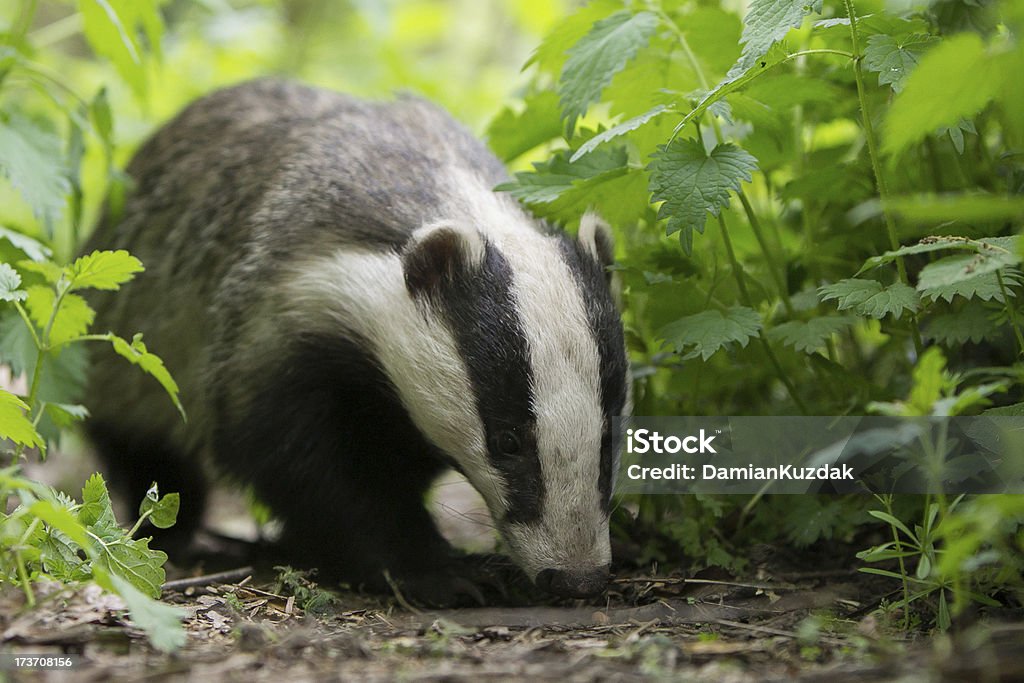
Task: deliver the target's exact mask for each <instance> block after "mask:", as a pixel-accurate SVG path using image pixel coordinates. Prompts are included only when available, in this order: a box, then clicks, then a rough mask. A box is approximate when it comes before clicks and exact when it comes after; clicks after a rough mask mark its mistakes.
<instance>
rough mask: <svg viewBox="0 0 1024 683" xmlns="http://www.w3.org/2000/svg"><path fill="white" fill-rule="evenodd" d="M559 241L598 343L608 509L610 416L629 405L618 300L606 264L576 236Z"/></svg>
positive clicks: (601, 482) (602, 486) (602, 478)
mask: <svg viewBox="0 0 1024 683" xmlns="http://www.w3.org/2000/svg"><path fill="white" fill-rule="evenodd" d="M560 243H561V253H562V258H563V260H564V261H565V263H566V265H567V266H568V267H569V270H570V271H571V272H572V274H573V277H574V278H575V279H576V283H577V285H578V286H579V287H580V290H581V294H582V297H583V301H584V304H585V305H586V308H587V323H588V324H589V327H590V334H591V336H592V337H593V339H594V343H595V344H597V351H598V356H599V359H600V363H601V368H600V373H601V410H602V412H603V413H604V433H602V435H601V469H600V474H599V477H598V489H599V490H600V492H601V504H602V505H603V507H604V509H605V511H606V512H607V511H608V510H609V509H610V505H611V494H612V490H611V488H612V471H613V469H614V467H615V462H614V452H615V446H616V445H615V444H614V443H612V435H611V429H612V424H611V418H612V416H614V415H620V414H621V413H622V409H623V407H625V405H626V389H627V387H626V381H627V379H626V375H627V374H628V372H629V363H628V361H627V360H626V351H625V341H624V339H623V335H622V322H621V320H620V318H619V311H618V309H616V307H615V302H614V301H612V296H611V291H610V289H609V287H608V278H607V277H606V274H605V270H604V266H603V265H602V264H601V263H599V262H598V261H597V260H596V259H594V258H593V257H592V256H591V255H590V254H588V253H587V252H586V251H585V250H584V248H583V247H582V245H580V243H579V242H577V241H576V240H574V239H571V238H569V237H567V236H563V237H562V239H561V240H560Z"/></svg>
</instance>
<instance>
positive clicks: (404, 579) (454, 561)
mask: <svg viewBox="0 0 1024 683" xmlns="http://www.w3.org/2000/svg"><path fill="white" fill-rule="evenodd" d="M388 578H389V581H388V583H389V585H390V587H391V589H392V591H393V592H394V593H395V595H396V597H398V598H399V599H404V600H407V601H409V602H410V603H413V604H416V605H420V606H424V607H468V606H482V605H494V604H508V603H509V602H510V595H512V594H515V593H517V592H518V590H516V589H517V588H519V587H525V586H528V585H529V583H530V582H529V580H528V579H527V578H526V575H525V574H523V573H522V571H521V570H520V569H519V568H518V567H516V566H515V565H514V564H512V563H511V561H509V560H508V558H506V557H503V556H501V555H482V554H478V555H463V556H459V557H455V558H451V559H450V560H449V561H448V562H446V563H445V564H444V565H443V566H440V567H436V568H431V569H428V570H425V571H421V572H416V573H409V574H406V575H404V576H401V577H394V576H389V577H388ZM511 601H512V602H518V601H517V600H515V599H514V598H513V599H511Z"/></svg>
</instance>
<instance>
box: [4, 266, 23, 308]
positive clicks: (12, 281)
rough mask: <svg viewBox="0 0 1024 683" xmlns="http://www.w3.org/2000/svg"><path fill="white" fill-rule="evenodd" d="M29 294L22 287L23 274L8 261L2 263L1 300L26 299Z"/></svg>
mask: <svg viewBox="0 0 1024 683" xmlns="http://www.w3.org/2000/svg"><path fill="white" fill-rule="evenodd" d="M27 296H28V293H27V292H25V290H23V289H21V275H18V271H16V270H15V269H14V268H11V267H10V266H9V265H7V264H6V263H0V301H24V300H25V298H26V297H27Z"/></svg>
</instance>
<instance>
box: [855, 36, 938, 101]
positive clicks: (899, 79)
mask: <svg viewBox="0 0 1024 683" xmlns="http://www.w3.org/2000/svg"><path fill="white" fill-rule="evenodd" d="M933 43H935V39H934V38H933V37H932V36H928V35H921V34H916V33H915V34H912V35H909V36H905V37H900V38H894V37H893V36H888V35H883V34H876V35H873V36H869V37H868V45H867V47H866V48H865V49H864V68H865V69H867V70H868V71H873V72H875V73H877V74H878V84H879V85H891V86H892V89H893V90H894V91H895V92H900V91H902V90H903V87H904V85H905V83H906V80H907V77H908V76H909V75H910V72H911V71H913V69H914V67H916V66H917V63H918V61H920V59H921V55H923V54H924V53H925V52H926V51H927V50H928V48H929V47H931V46H932V44H933Z"/></svg>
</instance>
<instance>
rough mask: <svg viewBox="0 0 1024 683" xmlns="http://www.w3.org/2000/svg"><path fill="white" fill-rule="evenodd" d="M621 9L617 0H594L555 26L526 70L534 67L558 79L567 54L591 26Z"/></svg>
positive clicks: (527, 64)
mask: <svg viewBox="0 0 1024 683" xmlns="http://www.w3.org/2000/svg"><path fill="white" fill-rule="evenodd" d="M621 8H622V3H621V2H619V0H593V1H592V2H588V3H587V4H585V5H583V6H582V7H580V8H579V9H577V10H576V11H575V12H574V13H572V14H570V15H569V16H568V17H566V18H565V19H562V20H561V21H559V22H557V23H556V24H555V26H554V28H553V29H552V30H551V32H550V33H548V35H546V36H545V37H544V40H542V41H541V43H540V45H539V46H538V47H537V49H536V50H534V52H533V54H532V55H531V56H530V59H529V60H528V61H527V62H526V65H525V66H524V67H523V68H526V67H527V66H530V65H531V64H536V65H537V68H538V69H540V70H541V71H543V72H545V73H548V74H551V75H552V76H557V75H558V74H559V73H561V71H562V66H563V65H564V64H565V60H566V59H567V55H566V53H567V51H568V50H569V48H571V47H572V46H573V45H575V44H576V43H578V42H579V41H580V40H582V39H583V36H585V35H587V32H588V31H590V29H591V27H593V25H594V23H595V22H597V21H600V20H601V19H604V18H605V17H607V16H609V15H611V14H613V13H615V12H616V11H618V10H620V9H621Z"/></svg>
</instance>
